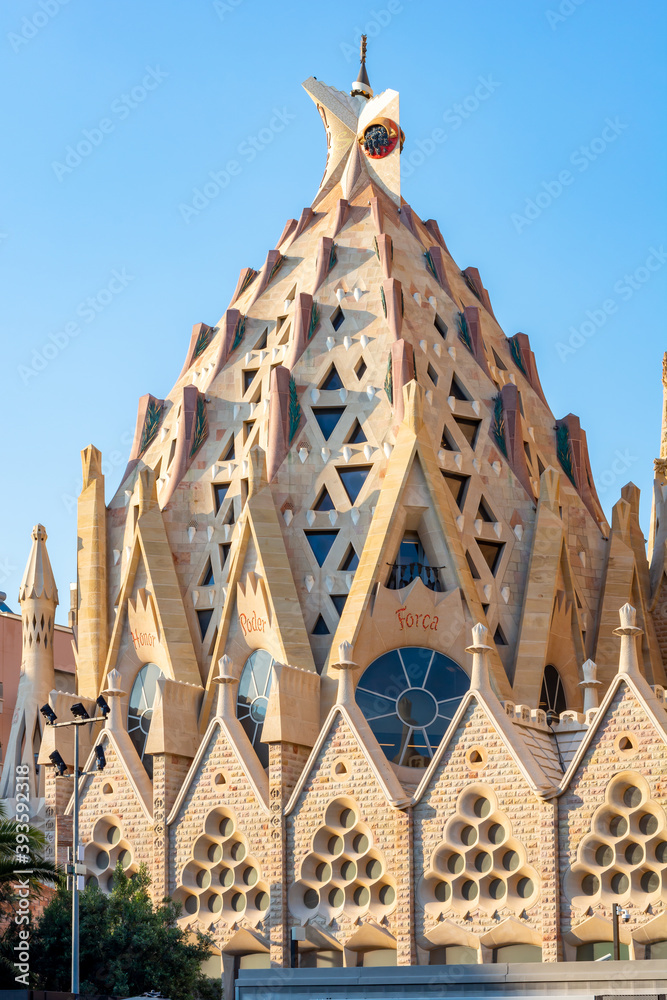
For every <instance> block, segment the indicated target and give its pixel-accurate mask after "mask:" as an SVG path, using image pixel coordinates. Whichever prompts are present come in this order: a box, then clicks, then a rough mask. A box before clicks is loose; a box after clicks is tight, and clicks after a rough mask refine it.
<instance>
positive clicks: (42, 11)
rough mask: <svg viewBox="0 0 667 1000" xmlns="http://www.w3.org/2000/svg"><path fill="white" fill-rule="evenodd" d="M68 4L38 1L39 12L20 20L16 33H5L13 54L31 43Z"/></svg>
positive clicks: (65, 0) (59, 0)
mask: <svg viewBox="0 0 667 1000" xmlns="http://www.w3.org/2000/svg"><path fill="white" fill-rule="evenodd" d="M69 2H70V0H39V3H38V5H37V6H38V7H39V10H36V11H35V12H34V13H33V14H31V15H30V16H29V17H24V18H23V19H22V20H21V27H20V28H19V30H18V32H16V31H8V32H7V41H8V42H9V44H10V45H11V47H12V48H13V50H14V52H18V51H19V50H20V49H21V48H23V46H24V45H27V44H28V42H31V41H32V40H33V38H35V37H36V36H37V35H38V34H39V33H40V31H41V30H42V28H45V27H46V26H47V24H49V22H50V21H52V20H53V18H54V17H55V16H56V14H59V13H60V11H61V9H62V8H63V7H65V6H67V4H68V3H69Z"/></svg>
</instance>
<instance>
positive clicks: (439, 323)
mask: <svg viewBox="0 0 667 1000" xmlns="http://www.w3.org/2000/svg"><path fill="white" fill-rule="evenodd" d="M433 326H434V327H435V328H436V330H437V331H438V333H439V334H440V336H441V337H442V338H443V339H444V338H445V337H446V336H447V324H446V323H445V321H444V319H440V317H439V316H438V314H437V313H436V314H435V319H434V320H433Z"/></svg>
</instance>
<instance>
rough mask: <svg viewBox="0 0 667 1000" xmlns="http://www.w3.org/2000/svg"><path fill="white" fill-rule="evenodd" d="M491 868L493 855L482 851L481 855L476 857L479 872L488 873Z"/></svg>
mask: <svg viewBox="0 0 667 1000" xmlns="http://www.w3.org/2000/svg"><path fill="white" fill-rule="evenodd" d="M490 867H491V855H490V854H487V853H486V851H480V852H479V854H477V855H476V856H475V868H476V869H477V871H478V872H488V870H489V868H490Z"/></svg>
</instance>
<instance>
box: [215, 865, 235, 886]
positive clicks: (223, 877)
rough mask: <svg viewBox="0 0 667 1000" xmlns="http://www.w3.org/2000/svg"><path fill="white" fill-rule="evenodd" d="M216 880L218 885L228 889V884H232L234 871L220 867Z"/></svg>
mask: <svg viewBox="0 0 667 1000" xmlns="http://www.w3.org/2000/svg"><path fill="white" fill-rule="evenodd" d="M218 881H219V882H220V885H221V886H222V887H223V888H225V889H228V888H229V886H230V885H233V884H234V872H233V871H232V869H231V868H221V869H220V875H219V876H218Z"/></svg>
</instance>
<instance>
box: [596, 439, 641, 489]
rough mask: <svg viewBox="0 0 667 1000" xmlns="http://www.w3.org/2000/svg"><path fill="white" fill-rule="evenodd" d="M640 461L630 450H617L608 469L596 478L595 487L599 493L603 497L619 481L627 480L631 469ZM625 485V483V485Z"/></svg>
mask: <svg viewBox="0 0 667 1000" xmlns="http://www.w3.org/2000/svg"><path fill="white" fill-rule="evenodd" d="M638 461H639V457H638V456H637V455H633V454H631V452H630V449H629V448H626V449H625V451H621V449H620V448H617V449H616V451H615V452H614V457H613V459H612V461H611V462H610V463H609V465H608V466H607V468H606V469H604V470H603V471H602V472H601V473H600V474H599V475H596V476H595V485H596V487H597V490H598V493H599V494H600V495H601V494H603V493H606V492H607V490H609V489H611V487H612V486H614V484H615V483H617V482H618V481H619V479H623V480H624V479H625V476H626V473H627V472H628V470H629V469H631V468H632V466H633V465H635V463H636V462H638ZM623 485H625V483H623Z"/></svg>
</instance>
